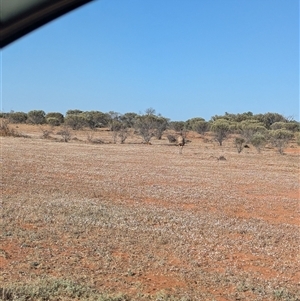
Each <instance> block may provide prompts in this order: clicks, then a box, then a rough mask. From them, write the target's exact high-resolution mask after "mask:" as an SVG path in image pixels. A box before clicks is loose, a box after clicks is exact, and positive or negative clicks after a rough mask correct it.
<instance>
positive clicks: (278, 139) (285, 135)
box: [270, 129, 294, 154]
mask: <svg viewBox="0 0 300 301" xmlns="http://www.w3.org/2000/svg"><path fill="white" fill-rule="evenodd" d="M270 137H271V143H272V144H273V145H274V147H276V148H277V150H278V152H279V153H280V154H283V150H284V148H285V147H286V146H287V144H288V142H289V141H290V140H291V139H292V138H293V137H294V134H293V133H292V132H291V131H287V130H284V129H279V130H271V131H270Z"/></svg>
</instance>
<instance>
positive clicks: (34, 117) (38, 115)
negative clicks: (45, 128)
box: [27, 110, 46, 124]
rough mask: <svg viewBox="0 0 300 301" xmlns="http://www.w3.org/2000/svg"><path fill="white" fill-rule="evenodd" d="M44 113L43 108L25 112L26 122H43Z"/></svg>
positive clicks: (44, 119)
mask: <svg viewBox="0 0 300 301" xmlns="http://www.w3.org/2000/svg"><path fill="white" fill-rule="evenodd" d="M45 116H46V113H45V112H44V111H43V110H33V111H29V112H28V113H27V122H28V123H32V124H43V123H45V122H46V118H45Z"/></svg>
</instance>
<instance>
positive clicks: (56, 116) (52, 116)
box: [45, 112, 64, 126]
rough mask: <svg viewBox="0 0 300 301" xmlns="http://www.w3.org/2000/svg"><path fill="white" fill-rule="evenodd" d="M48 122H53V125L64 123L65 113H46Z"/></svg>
mask: <svg viewBox="0 0 300 301" xmlns="http://www.w3.org/2000/svg"><path fill="white" fill-rule="evenodd" d="M45 118H46V122H47V123H49V124H51V125H55V126H57V125H61V124H62V123H64V115H63V114H61V113H58V112H51V113H48V114H46V116H45Z"/></svg>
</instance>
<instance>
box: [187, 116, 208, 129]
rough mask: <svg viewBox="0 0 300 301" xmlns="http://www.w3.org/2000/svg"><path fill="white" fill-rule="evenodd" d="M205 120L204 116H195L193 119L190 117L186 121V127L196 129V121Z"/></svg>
mask: <svg viewBox="0 0 300 301" xmlns="http://www.w3.org/2000/svg"><path fill="white" fill-rule="evenodd" d="M199 121H201V122H203V121H204V122H205V119H204V118H201V117H195V118H191V119H188V120H187V121H186V122H185V129H186V130H188V131H191V130H194V129H193V127H194V125H195V123H197V122H199Z"/></svg>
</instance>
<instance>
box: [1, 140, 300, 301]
mask: <svg viewBox="0 0 300 301" xmlns="http://www.w3.org/2000/svg"><path fill="white" fill-rule="evenodd" d="M129 142H130V141H129ZM1 147H2V167H1V169H2V226H3V231H2V235H1V237H0V239H1V241H0V244H1V247H0V248H1V250H0V252H1V253H0V273H1V274H0V281H1V282H2V283H4V286H9V285H10V284H11V283H14V284H16V283H20V284H22V283H25V282H26V283H28V282H31V281H32V282H34V281H35V282H36V281H39V280H41V279H43V278H47V277H48V278H49V277H54V278H59V279H70V280H73V281H77V282H79V283H81V284H84V285H87V286H90V287H93V288H95V289H97V290H99V291H106V292H111V293H116V292H121V293H126V294H128V295H129V296H132V298H136V300H143V298H145V299H147V297H146V296H152V295H155V294H157V293H161V292H165V293H170V294H171V295H174V296H177V297H186V298H190V300H218V301H221V300H299V298H300V297H299V295H297V291H299V284H300V283H299V279H300V273H299V262H298V260H299V152H298V150H299V149H298V148H292V149H290V150H288V151H287V152H286V154H285V155H279V154H277V153H276V152H275V150H273V149H266V150H264V151H263V152H262V153H261V154H258V153H257V152H256V151H255V150H253V149H250V150H244V151H243V152H242V153H241V154H238V153H237V152H236V150H235V149H234V148H233V146H232V143H230V142H229V141H228V142H227V143H225V145H224V147H223V148H222V149H221V148H220V147H216V146H213V145H212V144H210V143H204V142H203V140H202V139H196V138H195V139H192V143H190V144H188V145H187V146H186V147H185V148H184V150H183V154H182V155H179V154H178V149H177V148H176V147H174V146H169V145H168V142H167V140H166V139H164V140H162V141H155V140H154V141H153V145H142V144H136V143H135V144H134V143H127V144H124V145H119V144H117V145H114V144H101V145H95V144H86V143H82V142H80V141H72V142H70V143H59V142H55V141H51V140H43V139H36V138H34V139H25V138H2V140H1ZM221 155H222V156H224V157H225V158H226V160H225V161H220V160H217V158H218V157H219V156H221ZM213 298H214V299H213ZM276 298H277V299H276ZM297 298H298V299H297Z"/></svg>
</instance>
